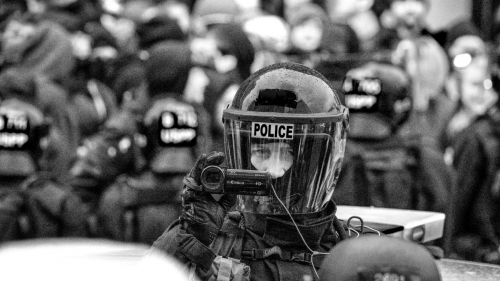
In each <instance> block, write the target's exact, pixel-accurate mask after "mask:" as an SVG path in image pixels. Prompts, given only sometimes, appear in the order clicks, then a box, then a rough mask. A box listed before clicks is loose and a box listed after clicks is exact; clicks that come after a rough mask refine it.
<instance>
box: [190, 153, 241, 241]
mask: <svg viewBox="0 0 500 281" xmlns="http://www.w3.org/2000/svg"><path fill="white" fill-rule="evenodd" d="M222 162H224V153H222V152H216V151H212V152H210V153H209V154H208V155H207V154H203V155H201V156H200V157H199V158H198V160H197V161H196V163H195V165H194V167H193V169H191V172H189V174H188V175H187V176H186V177H185V178H184V183H185V185H184V189H183V191H182V215H181V225H182V227H183V228H184V229H185V230H186V231H187V232H188V233H190V234H192V235H193V236H194V237H196V238H197V239H198V240H199V241H200V242H202V243H203V244H205V245H207V246H208V245H210V243H211V242H212V241H213V240H214V239H215V237H216V236H217V233H218V232H219V229H220V228H221V226H222V223H223V221H224V217H225V215H226V213H227V211H228V210H229V208H231V206H232V205H233V204H234V202H235V201H234V196H229V195H223V196H222V197H221V198H220V199H219V201H217V200H215V199H214V198H213V197H212V195H211V194H210V193H207V192H204V191H202V188H201V186H200V175H201V172H202V171H203V169H204V168H205V167H207V166H210V165H220V164H222Z"/></svg>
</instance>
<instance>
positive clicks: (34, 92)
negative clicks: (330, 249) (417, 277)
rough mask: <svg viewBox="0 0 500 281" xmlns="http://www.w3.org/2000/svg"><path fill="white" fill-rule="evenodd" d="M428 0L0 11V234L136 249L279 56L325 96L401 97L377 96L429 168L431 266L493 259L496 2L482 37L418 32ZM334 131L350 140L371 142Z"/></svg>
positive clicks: (166, 3) (97, 4)
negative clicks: (369, 89)
mask: <svg viewBox="0 0 500 281" xmlns="http://www.w3.org/2000/svg"><path fill="white" fill-rule="evenodd" d="M430 5H432V3H430V2H429V1H428V0H322V1H317V0H260V1H259V0H217V1H214V0H212V1H210V0H88V1H84V0H23V1H19V0H0V43H1V45H0V117H1V118H2V119H1V120H0V182H1V184H0V241H2V242H3V241H9V240H16V239H25V238H36V237H46V236H59V237H60V236H84V237H105V238H109V239H115V240H122V241H136V242H142V243H147V244H152V243H153V242H154V240H155V239H156V238H157V237H159V236H160V235H161V233H162V232H163V231H164V230H165V229H166V228H167V227H168V226H169V225H170V223H171V222H173V221H174V220H175V219H176V218H177V217H178V216H179V214H180V212H181V210H180V209H181V205H180V204H181V202H180V192H181V190H182V186H183V183H182V179H183V176H184V175H185V174H186V173H188V172H189V171H190V169H191V168H192V166H193V164H194V163H195V161H196V159H197V158H198V156H199V155H201V154H202V153H206V152H209V151H212V150H218V151H223V150H224V140H223V124H222V121H221V120H222V111H223V109H224V108H225V106H226V105H227V104H228V103H229V102H230V101H231V100H232V97H233V96H234V94H235V93H236V91H237V90H238V87H239V85H240V84H241V83H242V82H243V81H244V80H245V79H246V78H248V77H249V76H250V75H251V74H252V73H254V72H255V71H257V70H259V69H261V68H262V67H264V66H268V65H271V64H274V63H277V62H285V61H291V62H296V63H300V64H304V65H306V66H308V67H311V68H313V69H316V70H318V71H319V72H321V73H322V74H323V75H324V76H325V77H327V78H328V79H329V80H330V81H331V82H332V84H333V85H334V87H336V89H337V90H338V93H339V94H340V95H341V96H342V98H344V96H343V95H344V94H345V93H346V92H347V91H346V89H345V83H344V82H345V77H346V76H348V77H349V76H352V77H359V76H362V77H365V78H366V77H368V78H377V79H380V80H381V81H382V92H384V93H387V95H394V96H396V95H398V94H399V93H400V92H401V91H403V92H404V93H403V96H404V97H403V98H402V99H399V98H397V97H395V98H388V101H387V103H388V104H389V107H391V109H390V110H388V111H390V112H388V113H387V112H385V113H386V115H385V116H386V117H387V118H388V119H389V120H390V122H389V123H390V128H388V129H387V132H388V134H397V135H398V136H401V137H406V138H413V137H414V136H418V137H419V138H420V139H422V140H423V142H425V144H426V147H427V148H428V150H426V151H432V153H427V154H423V155H424V156H417V158H419V157H420V158H423V159H426V161H427V162H426V163H430V164H428V165H427V166H425V167H424V168H423V169H424V170H426V172H425V173H426V174H429V181H428V183H427V186H428V187H427V189H425V188H424V190H421V191H420V192H421V193H423V194H424V195H428V194H429V193H432V195H431V196H428V197H430V198H431V199H429V200H428V201H429V202H427V203H426V204H422V205H419V206H414V208H415V209H420V210H427V211H440V212H444V213H446V214H447V227H446V229H445V236H444V238H443V240H444V241H443V242H440V243H441V244H440V245H441V246H442V247H444V249H445V253H446V255H447V256H449V257H453V258H461V259H468V260H476V261H486V262H492V263H500V251H499V249H500V248H499V247H500V224H499V223H498V219H496V216H497V215H498V214H500V212H499V210H496V208H497V207H496V206H500V205H498V204H496V203H497V200H499V199H500V177H498V179H497V178H496V177H494V176H490V175H492V174H496V170H495V169H496V168H497V167H498V168H499V169H498V170H499V171H500V162H499V161H500V153H499V152H500V146H496V143H497V140H500V115H498V113H497V111H498V106H499V101H498V100H499V98H498V93H499V92H498V91H500V84H499V81H500V80H499V79H500V65H499V54H500V9H499V12H498V13H497V15H498V17H497V18H496V19H495V21H494V22H495V25H494V26H493V32H494V34H497V35H498V37H495V36H493V37H490V36H485V35H484V34H483V32H482V31H481V30H479V29H478V28H477V27H475V26H474V24H473V22H472V21H471V20H470V19H460V20H457V21H456V22H453V23H452V24H450V26H448V27H446V28H444V29H443V30H438V31H432V30H429V28H428V24H427V22H426V18H427V14H428V12H429V10H430V8H431V7H430ZM443 16H444V17H445V16H446V14H443ZM388 66H390V67H389V68H388ZM346 97H347V96H346ZM406 97H408V98H410V99H411V101H412V102H411V104H410V105H408V104H405V103H404V98H406ZM399 100H401V102H399V103H398V102H397V101H399ZM353 115H355V114H353ZM403 115H404V116H403ZM352 122H353V123H352V124H351V132H350V134H352V138H353V139H356V134H366V133H368V134H371V135H370V138H372V139H373V138H381V137H383V134H384V133H383V132H385V131H384V130H385V129H384V127H383V126H378V125H373V124H372V125H370V126H365V127H363V126H362V125H359V124H361V123H363V118H360V119H355V118H352ZM370 129H371V130H370ZM481 132H484V134H482V133H481ZM480 135H487V136H485V137H484V138H480V137H479V136H480ZM348 138H349V136H348ZM358 141H359V138H358ZM348 142H349V140H348ZM498 143H500V142H498ZM347 145H348V146H349V143H348V144H347ZM346 150H347V149H346ZM497 151H498V152H497ZM346 158H347V157H346ZM424 162H425V161H424ZM497 162H499V163H497ZM497 164H498V165H497ZM345 171H349V169H348V168H346V170H345ZM341 173H342V172H341ZM344 173H347V172H344ZM486 179H487V180H486ZM484 181H488V182H487V183H485V182H484ZM497 181H498V182H497ZM341 185H342V175H341V180H340V182H339V186H337V189H338V190H339V192H338V194H337V195H334V197H335V199H336V201H338V203H339V204H342V203H345V204H356V205H359V204H369V205H373V204H374V203H373V202H367V201H366V200H364V201H360V197H359V196H357V195H356V194H354V195H353V194H346V192H345V190H346V189H347V188H346V187H344V188H343V187H342V186H341ZM429 186H430V187H429ZM483 186H488V187H487V188H482V187H483ZM353 190H354V189H353ZM347 193H348V192H347ZM344 195H345V197H342V196H344ZM358 195H359V194H358ZM348 196H354V197H352V198H351V197H349V198H351V199H352V200H343V199H345V198H348ZM368 201H370V200H368ZM26 202H28V203H26ZM375 205H376V204H375ZM385 207H402V206H385ZM47 213H50V215H47ZM27 214H30V215H27ZM33 214H34V215H33ZM37 216H38V217H40V219H37ZM33 217H35V218H33ZM42 217H43V219H42ZM9 219H10V221H11V223H4V221H8V220H9ZM42 220H47V221H51V224H52V225H54V226H53V227H52V229H50V230H49V231H47V230H45V229H43V228H44V224H43V223H40V221H42ZM12 221H13V222H12ZM471 229H472V230H473V231H471ZM478 233H479V234H478ZM478 249H480V250H478Z"/></svg>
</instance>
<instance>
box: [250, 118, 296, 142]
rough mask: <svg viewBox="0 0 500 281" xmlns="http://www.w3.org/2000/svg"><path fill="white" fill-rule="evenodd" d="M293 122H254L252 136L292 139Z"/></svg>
mask: <svg viewBox="0 0 500 281" xmlns="http://www.w3.org/2000/svg"><path fill="white" fill-rule="evenodd" d="M293 129H294V125H293V124H277V123H259V122H252V138H264V139H278V140H291V139H293Z"/></svg>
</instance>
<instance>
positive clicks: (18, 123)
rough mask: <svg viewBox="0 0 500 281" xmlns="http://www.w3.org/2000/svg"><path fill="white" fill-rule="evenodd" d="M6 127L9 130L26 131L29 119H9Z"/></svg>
mask: <svg viewBox="0 0 500 281" xmlns="http://www.w3.org/2000/svg"><path fill="white" fill-rule="evenodd" d="M6 127H7V128H8V129H16V130H26V129H27V128H28V119H26V118H25V117H14V118H12V117H9V118H8V119H7V126H6Z"/></svg>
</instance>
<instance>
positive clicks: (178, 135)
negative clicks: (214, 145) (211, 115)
mask: <svg viewBox="0 0 500 281" xmlns="http://www.w3.org/2000/svg"><path fill="white" fill-rule="evenodd" d="M160 138H161V141H162V142H163V143H165V144H178V143H181V142H189V141H192V140H194V139H195V138H196V130H194V129H163V130H161V132H160Z"/></svg>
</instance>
